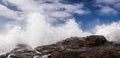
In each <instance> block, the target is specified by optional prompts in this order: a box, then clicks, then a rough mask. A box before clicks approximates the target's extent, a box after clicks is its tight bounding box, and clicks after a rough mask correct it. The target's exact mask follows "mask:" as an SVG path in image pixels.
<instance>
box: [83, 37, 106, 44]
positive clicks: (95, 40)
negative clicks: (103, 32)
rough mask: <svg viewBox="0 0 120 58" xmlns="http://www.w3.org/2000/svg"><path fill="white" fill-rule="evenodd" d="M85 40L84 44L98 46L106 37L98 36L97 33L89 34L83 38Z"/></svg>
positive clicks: (104, 41)
mask: <svg viewBox="0 0 120 58" xmlns="http://www.w3.org/2000/svg"><path fill="white" fill-rule="evenodd" d="M85 41H86V44H85V45H86V46H99V45H102V44H104V43H106V41H107V40H106V39H105V37H104V36H100V35H99V36H98V35H91V36H87V37H86V38H85Z"/></svg>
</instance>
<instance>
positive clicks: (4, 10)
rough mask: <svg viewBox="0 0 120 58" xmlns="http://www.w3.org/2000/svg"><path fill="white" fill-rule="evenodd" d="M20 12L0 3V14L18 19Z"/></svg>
mask: <svg viewBox="0 0 120 58" xmlns="http://www.w3.org/2000/svg"><path fill="white" fill-rule="evenodd" d="M18 14H19V12H17V11H13V10H10V9H8V8H7V7H6V6H3V5H1V4H0V16H5V17H8V18H12V19H17V18H18V17H19V16H18Z"/></svg>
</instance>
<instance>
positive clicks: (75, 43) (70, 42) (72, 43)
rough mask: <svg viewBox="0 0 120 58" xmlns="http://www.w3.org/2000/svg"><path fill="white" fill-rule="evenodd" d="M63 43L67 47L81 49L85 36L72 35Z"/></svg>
mask: <svg viewBox="0 0 120 58" xmlns="http://www.w3.org/2000/svg"><path fill="white" fill-rule="evenodd" d="M61 44H62V45H63V46H64V47H65V48H71V49H79V48H80V47H83V46H84V44H85V41H84V39H83V38H78V37H71V38H67V39H66V40H64V41H63V42H62V43H61Z"/></svg>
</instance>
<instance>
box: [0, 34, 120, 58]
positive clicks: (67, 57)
mask: <svg viewBox="0 0 120 58" xmlns="http://www.w3.org/2000/svg"><path fill="white" fill-rule="evenodd" d="M0 58H120V44H117V43H113V42H109V41H107V40H106V39H105V37H104V36H100V35H91V36H87V37H71V38H67V39H65V40H63V41H60V42H57V43H55V44H51V45H44V46H38V47H36V48H34V49H31V48H30V47H29V46H28V45H24V44H19V45H17V48H15V49H14V50H12V51H11V52H9V53H7V54H4V55H1V56H0Z"/></svg>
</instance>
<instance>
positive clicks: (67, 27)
mask: <svg viewBox="0 0 120 58" xmlns="http://www.w3.org/2000/svg"><path fill="white" fill-rule="evenodd" d="M39 2H41V3H38V2H36V1H34V0H4V1H3V3H5V4H6V5H7V4H8V3H11V4H14V5H15V6H16V7H17V8H18V9H19V10H20V11H14V10H12V9H9V8H7V6H5V5H2V4H0V9H3V10H4V11H5V12H6V13H2V14H0V15H2V16H5V17H8V18H12V19H13V20H15V21H12V22H11V23H6V24H5V30H4V32H2V33H0V53H4V52H8V51H11V50H12V49H14V48H15V47H16V45H18V44H26V45H29V46H31V47H32V48H34V47H37V46H41V45H47V44H52V43H55V42H57V41H60V40H64V39H65V38H68V37H74V36H78V37H84V36H88V35H91V34H96V35H104V36H105V37H106V38H107V39H108V40H109V41H114V42H117V43H119V42H120V36H119V33H120V22H113V23H111V24H108V25H105V24H104V25H96V27H95V28H93V30H92V33H91V31H83V30H82V29H81V27H80V24H78V23H77V22H76V21H75V18H73V17H72V15H71V14H70V13H73V12H74V11H75V12H76V13H79V14H86V13H84V12H85V11H84V10H79V9H80V8H82V7H83V5H81V4H80V5H66V4H62V3H59V2H58V1H57V0H55V1H54V3H53V4H48V3H44V1H39ZM78 6H79V7H80V8H79V7H78ZM60 8H66V9H67V10H66V11H59V9H60ZM78 8H79V9H78ZM78 10H79V11H78ZM58 18H59V19H58ZM59 20H62V21H64V22H65V23H56V24H57V26H54V25H53V23H54V22H56V21H59ZM20 21H23V22H24V23H20Z"/></svg>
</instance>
